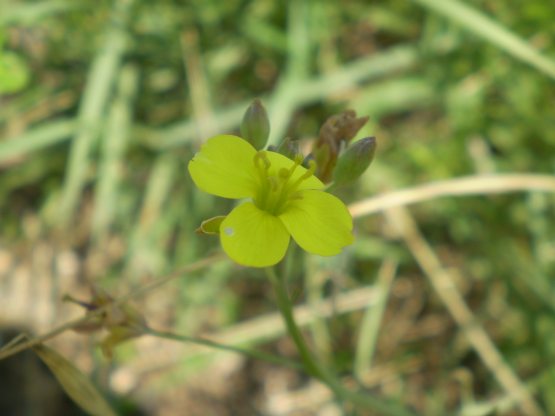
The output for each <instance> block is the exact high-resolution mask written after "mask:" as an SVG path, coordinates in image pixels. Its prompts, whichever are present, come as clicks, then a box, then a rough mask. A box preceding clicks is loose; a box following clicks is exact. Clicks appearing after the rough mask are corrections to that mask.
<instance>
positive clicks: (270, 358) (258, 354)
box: [143, 328, 302, 370]
mask: <svg viewBox="0 0 555 416" xmlns="http://www.w3.org/2000/svg"><path fill="white" fill-rule="evenodd" d="M143 331H144V333H145V334H148V335H152V336H154V337H158V338H164V339H171V340H173V341H179V342H189V343H192V344H198V345H204V346H206V347H210V348H214V349H218V350H222V351H229V352H235V353H238V354H242V355H245V356H249V357H252V358H256V359H258V360H262V361H266V362H269V363H272V364H278V365H282V366H285V367H289V368H294V369H297V370H299V369H301V368H302V366H301V365H299V364H298V363H296V362H295V361H292V360H288V359H286V358H283V357H278V356H276V355H273V354H268V353H265V352H263V351H259V350H251V349H247V348H241V347H236V346H233V345H226V344H220V343H219V342H216V341H212V340H209V339H206V338H200V337H191V336H188V335H179V334H174V333H173V332H167V331H158V330H156V329H152V328H146V329H143Z"/></svg>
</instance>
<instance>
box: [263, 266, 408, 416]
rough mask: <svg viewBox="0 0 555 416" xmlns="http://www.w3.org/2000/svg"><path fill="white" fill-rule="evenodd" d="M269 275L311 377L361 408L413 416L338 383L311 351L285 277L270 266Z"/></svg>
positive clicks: (291, 333) (279, 305)
mask: <svg viewBox="0 0 555 416" xmlns="http://www.w3.org/2000/svg"><path fill="white" fill-rule="evenodd" d="M266 273H267V275H268V277H269V278H270V281H271V282H272V285H273V287H274V292H275V294H276V301H277V304H278V307H279V310H280V312H281V315H282V317H283V320H284V322H285V326H286V327H287V331H288V332H289V335H290V336H291V338H292V339H293V342H294V343H295V346H296V347H297V350H298V352H299V355H300V356H301V360H302V362H303V364H304V368H305V370H306V371H307V372H308V373H309V374H310V375H312V376H313V377H315V378H317V379H319V380H320V381H322V382H323V383H325V384H326V385H327V386H328V387H329V388H330V389H331V390H332V391H333V392H334V394H335V395H336V397H337V398H338V399H342V400H346V401H349V402H351V403H352V404H354V405H355V406H357V407H361V408H364V409H373V410H375V411H377V412H379V414H382V415H393V416H409V415H412V414H413V413H412V412H409V411H408V410H406V409H404V408H402V407H400V406H399V405H397V404H393V403H391V404H390V403H386V402H383V401H381V400H378V399H375V398H374V397H372V396H371V395H370V394H365V393H357V392H353V391H351V390H349V389H347V388H346V387H344V386H343V385H342V384H341V383H340V382H339V381H338V380H336V378H335V377H334V376H333V375H332V374H330V373H329V372H328V371H327V370H326V369H325V368H324V367H322V366H321V365H320V364H319V363H318V361H317V360H316V359H315V358H314V355H313V354H312V352H311V351H310V349H309V348H308V345H307V344H306V342H305V340H304V337H303V335H302V333H301V330H300V329H299V326H298V325H297V322H296V321H295V316H294V314H293V307H292V305H291V300H290V299H289V294H288V292H287V287H286V284H285V281H284V279H283V277H278V276H277V274H276V272H275V270H274V269H273V268H270V267H268V268H266Z"/></svg>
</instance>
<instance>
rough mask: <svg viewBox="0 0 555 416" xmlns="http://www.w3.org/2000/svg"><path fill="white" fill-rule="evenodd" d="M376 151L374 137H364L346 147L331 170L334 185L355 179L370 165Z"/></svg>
mask: <svg viewBox="0 0 555 416" xmlns="http://www.w3.org/2000/svg"><path fill="white" fill-rule="evenodd" d="M375 152H376V138H375V137H366V138H364V139H361V140H359V141H357V142H356V143H354V144H352V145H351V146H349V147H348V148H347V150H346V151H345V152H344V153H343V154H342V155H341V156H340V157H339V159H338V161H337V165H336V166H335V169H334V171H333V181H334V186H337V185H345V184H348V183H351V182H354V181H355V180H357V179H358V178H359V177H360V176H361V175H362V174H363V173H364V172H365V171H366V169H368V166H370V163H371V162H372V159H373V158H374V153H375Z"/></svg>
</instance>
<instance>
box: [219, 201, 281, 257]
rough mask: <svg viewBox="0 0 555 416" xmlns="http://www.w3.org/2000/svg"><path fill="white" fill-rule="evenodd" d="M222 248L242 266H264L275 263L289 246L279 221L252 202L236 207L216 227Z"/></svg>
mask: <svg viewBox="0 0 555 416" xmlns="http://www.w3.org/2000/svg"><path fill="white" fill-rule="evenodd" d="M220 241H221V243H222V247H223V249H224V251H225V252H226V253H227V255H228V256H229V257H231V259H232V260H234V261H235V262H237V263H239V264H242V265H243V266H251V267H267V266H272V265H274V264H276V263H277V262H279V261H280V260H281V259H282V258H283V256H284V255H285V252H286V250H287V246H288V245H289V233H288V232H287V230H286V229H285V227H284V226H283V224H282V223H281V221H280V220H279V219H278V218H277V217H275V216H273V215H270V214H268V213H267V212H264V211H261V210H260V209H258V208H257V207H256V206H255V205H254V204H253V203H252V202H245V203H244V204H242V205H239V206H238V207H236V208H235V209H234V210H233V211H231V213H230V214H229V215H228V216H227V217H226V219H225V220H224V221H223V222H222V225H221V226H220Z"/></svg>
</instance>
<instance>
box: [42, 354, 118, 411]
mask: <svg viewBox="0 0 555 416" xmlns="http://www.w3.org/2000/svg"><path fill="white" fill-rule="evenodd" d="M33 351H35V352H36V353H37V355H38V356H39V357H40V359H41V360H42V361H43V362H44V363H45V364H46V365H47V366H48V368H49V369H50V371H52V373H53V374H54V376H55V377H56V379H57V380H58V382H59V383H60V385H61V386H62V388H63V389H64V391H65V392H66V393H67V394H68V396H69V397H71V398H72V399H73V401H74V402H75V403H77V405H79V406H80V407H81V408H82V409H83V410H85V411H86V412H88V413H90V414H91V415H94V416H97V415H98V416H116V413H115V412H114V410H113V409H112V408H111V407H110V405H109V404H108V402H107V401H106V400H105V399H104V397H103V396H102V395H101V394H100V392H99V391H98V390H97V389H96V387H95V386H94V385H93V384H92V382H91V381H90V380H89V379H88V378H87V377H86V376H85V375H84V374H83V373H82V372H81V371H80V370H79V369H78V368H77V367H75V366H74V365H73V364H72V363H70V362H69V361H68V360H66V359H65V358H64V357H62V356H61V355H60V354H58V353H57V352H56V351H54V350H53V349H52V348H49V347H47V346H46V345H37V346H35V347H33Z"/></svg>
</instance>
